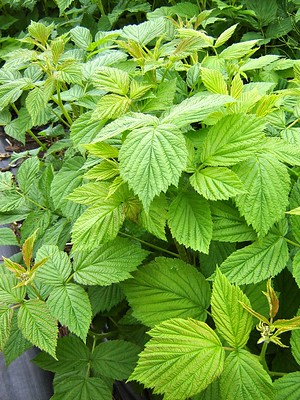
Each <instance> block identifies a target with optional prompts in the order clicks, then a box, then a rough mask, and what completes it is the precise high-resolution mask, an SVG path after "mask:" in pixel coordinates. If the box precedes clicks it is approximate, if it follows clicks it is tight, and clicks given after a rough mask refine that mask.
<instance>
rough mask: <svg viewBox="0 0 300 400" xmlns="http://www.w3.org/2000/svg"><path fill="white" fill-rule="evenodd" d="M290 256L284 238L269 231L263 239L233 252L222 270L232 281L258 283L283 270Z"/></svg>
mask: <svg viewBox="0 0 300 400" xmlns="http://www.w3.org/2000/svg"><path fill="white" fill-rule="evenodd" d="M288 258H289V252H288V246H287V242H286V241H285V240H284V238H283V237H282V236H279V235H276V234H274V233H269V234H268V235H267V236H266V237H265V238H264V239H262V240H261V241H257V242H254V243H252V244H250V245H249V246H246V247H243V248H242V249H239V250H237V251H235V252H233V253H232V254H231V255H230V256H229V257H228V258H227V259H226V260H225V261H224V262H223V263H222V265H221V272H222V273H223V274H225V275H226V276H227V277H228V279H229V280H230V282H235V283H237V284H238V285H239V284H248V283H257V282H260V281H262V280H264V279H268V278H270V277H273V276H275V275H277V274H278V273H279V272H280V271H282V270H283V268H284V267H285V266H286V263H287V261H288Z"/></svg>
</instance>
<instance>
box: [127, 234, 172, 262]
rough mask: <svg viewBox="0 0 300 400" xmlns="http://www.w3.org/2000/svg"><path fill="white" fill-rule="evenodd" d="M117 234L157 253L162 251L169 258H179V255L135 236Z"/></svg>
mask: <svg viewBox="0 0 300 400" xmlns="http://www.w3.org/2000/svg"><path fill="white" fill-rule="evenodd" d="M119 234H120V235H122V236H125V237H128V238H129V239H133V240H137V241H138V242H140V243H143V244H144V245H146V246H148V247H151V248H152V249H154V250H159V251H162V252H164V253H166V254H169V255H170V256H173V257H177V258H180V256H179V254H176V253H173V252H172V251H169V250H167V249H164V248H163V247H159V246H156V245H155V244H152V243H149V242H146V241H145V240H142V239H140V238H137V237H135V236H131V235H128V234H127V233H124V232H119Z"/></svg>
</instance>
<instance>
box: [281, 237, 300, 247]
mask: <svg viewBox="0 0 300 400" xmlns="http://www.w3.org/2000/svg"><path fill="white" fill-rule="evenodd" d="M284 240H285V241H286V242H288V243H289V244H292V245H293V246H296V247H300V244H299V243H296V242H293V241H292V240H290V239H288V238H286V237H285V238H284Z"/></svg>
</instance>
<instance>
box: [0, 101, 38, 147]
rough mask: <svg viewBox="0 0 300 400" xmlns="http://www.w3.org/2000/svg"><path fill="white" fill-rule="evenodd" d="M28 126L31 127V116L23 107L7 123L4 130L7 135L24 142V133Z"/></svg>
mask: <svg viewBox="0 0 300 400" xmlns="http://www.w3.org/2000/svg"><path fill="white" fill-rule="evenodd" d="M30 128H32V122H31V116H30V115H29V113H28V111H27V110H26V109H25V108H21V110H20V111H19V115H18V117H17V118H15V119H13V120H12V121H11V122H10V123H9V124H7V125H6V126H5V128H4V130H5V133H6V134H7V135H8V136H11V137H12V138H14V139H16V140H18V141H19V142H21V143H23V144H25V134H26V131H27V130H28V129H30Z"/></svg>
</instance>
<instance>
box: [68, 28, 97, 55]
mask: <svg viewBox="0 0 300 400" xmlns="http://www.w3.org/2000/svg"><path fill="white" fill-rule="evenodd" d="M70 36H71V39H72V41H73V42H74V43H75V45H76V46H77V47H79V48H80V49H83V50H87V48H88V47H89V45H90V44H91V43H92V40H93V38H92V35H91V32H90V30H89V29H87V28H84V27H83V26H76V27H75V28H73V29H71V30H70Z"/></svg>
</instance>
